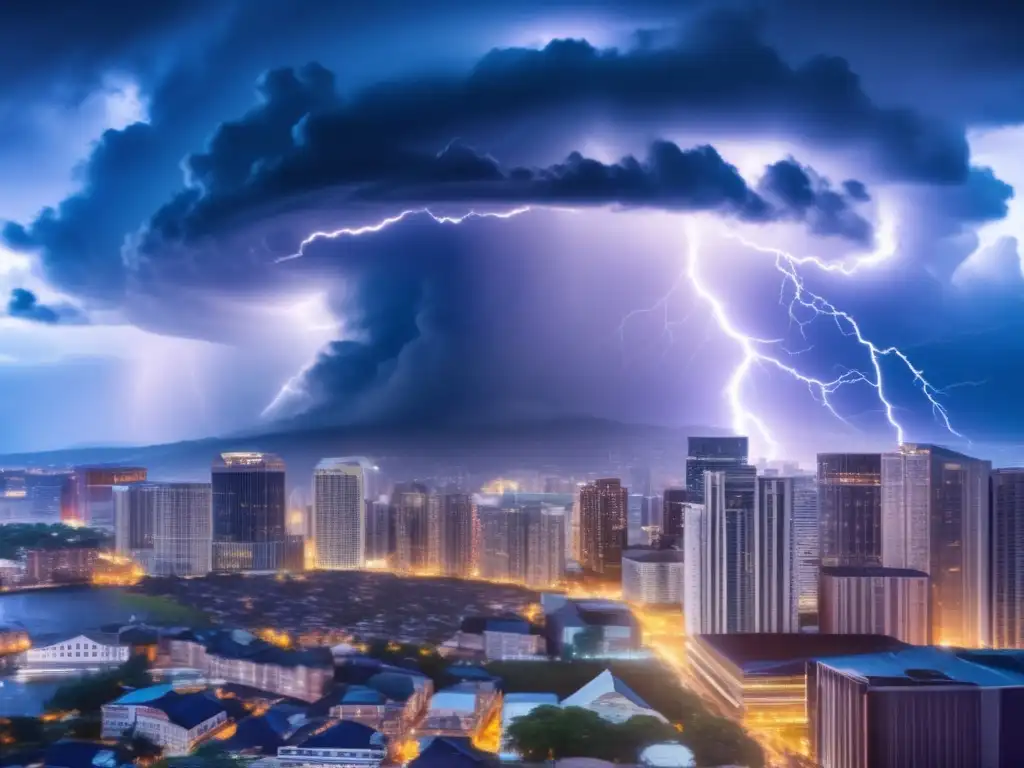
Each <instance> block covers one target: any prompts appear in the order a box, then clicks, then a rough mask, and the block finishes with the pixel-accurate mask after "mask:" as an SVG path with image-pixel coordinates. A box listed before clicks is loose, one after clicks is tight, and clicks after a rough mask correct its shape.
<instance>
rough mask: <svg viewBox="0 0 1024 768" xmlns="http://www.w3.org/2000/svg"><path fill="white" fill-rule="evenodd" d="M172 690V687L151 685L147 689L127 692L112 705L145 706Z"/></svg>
mask: <svg viewBox="0 0 1024 768" xmlns="http://www.w3.org/2000/svg"><path fill="white" fill-rule="evenodd" d="M173 690H174V686H173V685H151V686H149V687H148V688H136V689H135V690H134V691H129V692H128V693H126V694H124V696H122V697H121V698H119V699H115V700H114V701H113V702H111V703H113V704H146V703H149V702H151V701H155V700H157V699H159V698H160V697H162V696H166V695H167V694H168V693H171V692H172V691H173Z"/></svg>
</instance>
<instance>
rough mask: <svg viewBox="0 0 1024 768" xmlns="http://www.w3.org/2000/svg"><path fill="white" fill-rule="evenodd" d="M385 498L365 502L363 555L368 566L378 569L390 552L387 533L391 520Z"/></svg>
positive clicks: (389, 508)
mask: <svg viewBox="0 0 1024 768" xmlns="http://www.w3.org/2000/svg"><path fill="white" fill-rule="evenodd" d="M386 498H387V497H386V496H385V497H384V498H382V499H377V500H376V501H367V502H366V547H365V550H364V554H365V556H366V561H367V563H368V564H372V565H373V566H374V567H379V566H380V565H382V564H383V563H384V562H386V561H387V559H388V554H389V553H390V552H391V551H392V548H391V545H390V539H389V537H388V532H389V530H390V526H389V522H390V518H391V505H390V503H389V502H388V501H386V500H385V499H386Z"/></svg>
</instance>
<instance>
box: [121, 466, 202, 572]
mask: <svg viewBox="0 0 1024 768" xmlns="http://www.w3.org/2000/svg"><path fill="white" fill-rule="evenodd" d="M113 494H114V518H115V525H114V528H115V536H116V542H117V545H116V546H117V551H118V553H119V554H123V555H127V556H128V557H131V558H132V559H133V560H135V562H137V563H138V564H139V565H141V566H142V567H143V568H144V569H145V571H146V573H147V574H149V575H151V576H181V577H189V576H205V575H206V574H208V573H209V572H210V570H211V569H212V560H213V495H212V486H211V485H210V484H209V483H159V482H148V481H147V482H139V483H131V484H128V485H120V486H115V487H114V489H113Z"/></svg>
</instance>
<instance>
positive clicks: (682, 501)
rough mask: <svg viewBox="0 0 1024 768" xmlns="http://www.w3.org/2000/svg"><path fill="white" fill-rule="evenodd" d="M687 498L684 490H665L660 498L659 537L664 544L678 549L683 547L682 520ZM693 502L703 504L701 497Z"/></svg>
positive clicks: (695, 498)
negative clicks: (660, 536) (664, 541)
mask: <svg viewBox="0 0 1024 768" xmlns="http://www.w3.org/2000/svg"><path fill="white" fill-rule="evenodd" d="M702 482H703V481H702ZM701 487H703V486H701ZM689 498H690V497H689V495H688V494H687V491H686V489H685V488H666V489H665V493H664V495H663V496H662V502H661V535H662V537H663V538H664V539H665V540H666V543H671V544H672V545H674V546H676V547H679V548H682V546H683V519H684V512H685V507H686V502H687V501H689ZM693 500H694V502H695V503H698V504H699V503H703V497H699V498H698V497H694V499H693Z"/></svg>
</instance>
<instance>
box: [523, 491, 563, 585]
mask: <svg viewBox="0 0 1024 768" xmlns="http://www.w3.org/2000/svg"><path fill="white" fill-rule="evenodd" d="M563 576H565V508H564V507H551V506H543V505H539V504H535V505H531V506H529V507H527V508H526V585H527V586H528V587H534V588H535V589H545V588H549V587H551V586H552V585H554V584H557V583H559V582H560V581H561V580H562V578H563Z"/></svg>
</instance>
